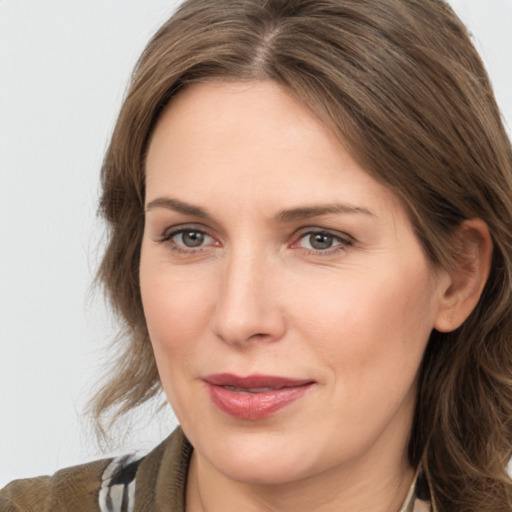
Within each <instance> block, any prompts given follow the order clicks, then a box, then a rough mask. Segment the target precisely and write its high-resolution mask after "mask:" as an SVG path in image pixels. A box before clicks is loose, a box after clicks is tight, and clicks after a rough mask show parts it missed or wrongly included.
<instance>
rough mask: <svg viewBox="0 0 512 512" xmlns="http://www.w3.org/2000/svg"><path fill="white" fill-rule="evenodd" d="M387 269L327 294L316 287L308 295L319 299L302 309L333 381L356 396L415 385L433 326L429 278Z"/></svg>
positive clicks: (330, 289)
mask: <svg viewBox="0 0 512 512" xmlns="http://www.w3.org/2000/svg"><path fill="white" fill-rule="evenodd" d="M387 268H388V270H387V272H384V273H381V274H373V275H369V278H365V279H362V278H361V276H359V278H357V279H354V280H351V279H348V278H347V279H346V280H345V281H344V282H338V283H337V285H336V286H332V287H324V288H323V290H322V293H321V294H318V292H317V293H315V292H314V290H313V288H312V289H311V290H310V293H308V294H306V296H307V295H309V298H310V299H311V298H313V300H309V301H307V300H305V301H304V303H303V304H302V305H301V309H302V310H303V311H304V312H306V311H307V312H308V313H307V314H304V317H303V323H302V325H303V326H304V329H307V331H308V332H309V333H310V336H311V338H312V339H314V340H316V343H315V347H316V348H315V350H316V352H317V354H318V355H319V356H320V357H321V358H322V360H323V361H325V362H326V363H327V364H328V365H329V367H330V369H331V372H332V374H333V378H334V379H336V380H337V381H338V382H339V383H340V385H343V386H347V387H350V388H352V389H353V390H354V391H356V390H361V389H363V388H365V387H366V386H367V385H376V386H377V387H378V386H379V385H380V384H382V383H384V384H385V385H386V386H392V385H393V383H396V385H397V387H403V386H408V385H411V383H412V382H413V381H414V378H415V375H416V372H417V369H418V367H419V364H420V362H421V358H422V356H423V352H424V350H425V347H426V343H427V341H428V337H429V334H430V332H431V330H432V327H433V319H434V311H435V308H434V302H433V294H432V292H431V286H430V277H429V273H428V272H427V271H426V270H425V271H424V272H423V271H410V272H408V271H407V269H405V270H404V271H401V270H399V269H396V270H395V269H393V267H391V266H388V267H387ZM312 304H314V309H312V307H311V306H312ZM308 307H309V309H308ZM401 377H403V378H401ZM372 383H373V384H372ZM379 383H380V384H379Z"/></svg>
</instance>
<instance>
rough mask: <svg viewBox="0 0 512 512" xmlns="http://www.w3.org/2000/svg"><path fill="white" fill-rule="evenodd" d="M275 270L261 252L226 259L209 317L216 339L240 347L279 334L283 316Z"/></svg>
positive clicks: (279, 337) (282, 331) (278, 336)
mask: <svg viewBox="0 0 512 512" xmlns="http://www.w3.org/2000/svg"><path fill="white" fill-rule="evenodd" d="M276 272H277V273H278V272H279V271H278V269H277V268H276V265H275V264H274V265H272V263H271V262H269V258H265V257H264V256H263V255H256V254H254V253H253V254H248V253H247V252H245V253H243V254H239V255H235V254H233V255H232V256H231V257H230V258H227V261H225V267H224V271H223V273H222V277H221V280H220V283H219V294H218V301H217V304H216V308H215V312H214V316H213V332H214V334H215V335H216V336H217V337H218V338H220V339H221V340H222V341H223V342H225V343H229V344H231V345H235V346H237V347H240V348H243V347H245V346H247V344H248V343H254V342H255V341H259V342H274V341H278V340H279V339H281V338H282V337H283V335H284V333H285V331H286V319H285V315H284V311H283V308H282V305H281V304H279V300H278V296H279V293H278V289H277V288H278V287H279V279H278V276H277V275H276Z"/></svg>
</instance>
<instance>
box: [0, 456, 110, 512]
mask: <svg viewBox="0 0 512 512" xmlns="http://www.w3.org/2000/svg"><path fill="white" fill-rule="evenodd" d="M111 461H112V459H105V460H100V461H96V462H91V463H88V464H82V465H80V466H74V467H72V468H67V469H63V470H61V471H58V472H57V473H55V475H53V476H52V477H49V476H41V477H37V478H28V479H24V480H14V481H13V482H11V483H10V484H8V485H7V486H6V487H5V488H4V489H2V490H0V512H25V511H27V512H28V511H30V512H50V511H51V512H61V511H62V512H64V511H68V510H74V511H76V512H86V511H87V512H88V511H91V510H95V511H96V510H97V509H98V494H99V490H100V487H101V483H102V474H103V473H104V471H105V469H106V467H107V466H108V465H109V464H110V463H111Z"/></svg>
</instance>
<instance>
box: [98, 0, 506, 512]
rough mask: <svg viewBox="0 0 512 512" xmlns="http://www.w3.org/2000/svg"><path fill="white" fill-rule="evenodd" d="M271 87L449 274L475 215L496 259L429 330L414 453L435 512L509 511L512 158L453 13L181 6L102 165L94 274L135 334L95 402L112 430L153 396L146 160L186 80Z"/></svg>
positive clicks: (327, 4) (305, 4) (323, 5)
mask: <svg viewBox="0 0 512 512" xmlns="http://www.w3.org/2000/svg"><path fill="white" fill-rule="evenodd" d="M208 80H236V81H244V80H272V81H274V82H276V83H278V84H280V85H281V86H283V87H284V88H286V89H287V90H288V91H289V92H291V93H292V94H293V95H294V96H295V97H296V98H298V99H299V100H300V101H301V102H303V103H304V104H305V105H307V106H308V107H310V108H311V109H312V110H313V111H314V112H315V113H316V114H317V115H318V116H319V117H320V118H321V119H322V120H323V121H324V122H325V123H326V124H327V125H329V127H331V128H332V130H333V131H334V132H335V133H336V134H338V135H339V137H340V139H341V140H343V141H344V144H345V147H347V148H348V149H349V151H350V152H351V154H352V155H353V157H354V158H355V159H356V160H357V161H358V163H359V164H360V165H361V166H362V167H363V168H365V169H366V170H367V172H368V173H369V174H370V175H372V176H373V177H374V178H375V179H376V180H378V181H379V182H380V183H383V184H385V185H386V186H387V187H389V188H390V189H391V190H393V191H394V192H395V193H396V194H398V196H399V197H401V199H402V200H403V202H404V203H405V205H406V206H407V208H408V210H409V213H410V217H411V222H412V224H413V226H414V228H415V231H416V234H417V236H418V239H419V240H420V242H421V244H422V246H423V248H424V250H425V252H426V254H427V256H428V258H429V259H430V261H431V262H433V263H434V264H435V265H443V266H449V265H451V264H452V263H453V261H454V259H455V258H456V257H457V256H458V254H457V252H458V247H457V243H456V240H454V233H455V231H456V229H457V227H458V226H459V225H460V224H461V222H463V221H464V220H465V219H471V218H480V219H483V220H484V221H485V222H486V223H487V225H488V226H489V229H490V233H491V236H492V241H493V246H494V251H493V258H492V267H491V272H490V276H489V279H488V282H487V284H486V286H485V288H484V291H483V294H482V296H481V299H480V301H479V303H478V304H477V306H476V308H475V310H474V311H473V312H472V314H471V315H470V317H469V318H468V319H467V320H466V322H465V323H464V324H463V325H462V326H461V327H460V328H459V329H457V330H456V331H454V332H451V333H440V332H437V331H434V332H432V335H431V338H430V340H429V343H428V346H427V349H426V352H425V355H424V358H423V362H422V366H421V369H420V375H419V386H418V397H417V406H416V411H415V417H414V424H413V429H412V433H411V437H410V440H409V458H410V462H411V464H413V465H417V464H419V462H420V461H421V460H422V462H423V465H424V468H425V470H426V472H427V474H428V475H430V478H431V481H432V485H433V488H434V495H435V506H436V507H437V509H438V510H439V511H443V512H448V511H458V512H461V511H468V512H469V511H476V510H478V511H479V512H491V511H493V512H497V511H504V510H511V509H512V483H511V480H510V478H509V477H508V475H507V473H506V469H505V468H506V464H507V461H508V459H509V457H510V455H511V452H512V343H511V341H512V340H511V336H512V296H511V291H512V151H511V146H510V141H509V139H508V137H507V135H506V133H505V130H504V128H503V124H502V120H501V117H500V112H499V109H498V107H497V105H496V101H495V99H494V95H493V92H492V88H491V85H490V82H489V79H488V76H487V73H486V71H485V69H484V66H483V64H482V62H481V59H480V57H479V56H478V54H477V52H476V50H475V48H474V47H473V45H472V43H471V41H470V37H469V34H468V32H467V29H466V28H465V27H464V25H463V24H462V23H461V22H460V20H459V19H458V18H457V16H456V15H455V14H454V13H453V11H452V10H451V9H450V8H449V7H448V5H447V4H446V3H445V2H444V1H443V0H379V1H375V0H188V1H186V2H185V3H183V4H182V5H181V7H180V8H179V9H178V10H177V12H176V13H175V14H174V15H173V16H172V17H171V19H170V20H169V21H167V22H166V23H165V24H164V25H163V26H162V27H161V28H160V29H159V30H158V32H157V33H156V34H155V36H154V37H153V38H152V40H151V41H150V42H149V44H148V46H147V47H146V49H145V51H144V53H143V54H142V56H141V58H140V60H139V62H138V64H137V66H136V68H135V71H134V74H133V76H132V80H131V84H130V87H129V90H128V92H127V95H126V98H125V100H124V104H123V106H122V108H121V111H120V114H119V118H118V120H117V124H116V126H115V129H114V132H113V136H112V140H111V143H110V146H109V148H108V150H107V153H106V156H105V160H104V163H103V168H102V175H101V179H102V198H101V207H100V211H101V213H102V215H103V216H104V218H105V220H106V222H107V226H108V228H109V230H108V244H107V247H106V252H105V255H104V258H103V261H102V264H101V267H100V269H99V272H98V279H99V280H100V282H101V283H102V284H103V285H104V287H105V290H106V292H107V295H108V297H109V299H110V302H111V304H112V305H113V307H114V310H115V311H116V313H118V315H119V316H120V318H121V320H122V322H123V325H124V336H121V337H119V339H118V341H117V344H118V345H117V348H118V351H119V358H118V360H117V361H116V362H115V365H114V366H113V368H112V373H111V375H110V377H109V381H108V383H107V385H106V386H105V387H104V388H103V389H102V390H101V391H100V392H99V393H98V394H97V395H96V397H95V398H94V401H93V411H94V414H95V418H96V419H97V420H98V421H100V420H101V418H102V417H103V416H104V415H105V413H106V412H110V413H112V412H114V416H113V417H114V418H117V417H119V416H121V415H123V414H124V413H126V412H128V411H130V410H131V409H133V408H135V407H136V406H138V405H140V404H141V403H143V402H145V401H146V400H148V399H150V398H152V397H153V396H155V395H156V394H157V393H158V392H159V390H160V382H159V377H158V373H157V369H156V364H155V360H154V356H153V352H152V348H151V344H150V341H149V336H148V332H147V328H146V323H145V319H144V314H143V309H142V302H141V295H140V289H139V276H138V272H139V258H140V247H141V239H142V232H143V227H144V195H145V190H144V182H145V176H144V175H145V171H144V164H145V154H146V150H147V146H148V141H149V139H150V137H151V134H152V131H153V129H154V127H155V124H156V123H157V121H158V119H159V116H160V115H161V113H162V111H163V109H164V108H165V107H166V105H167V104H168V103H169V101H172V98H173V96H174V95H175V94H176V93H177V92H178V91H179V90H180V89H182V88H183V87H186V86H187V85H188V84H190V83H194V82H204V81H208Z"/></svg>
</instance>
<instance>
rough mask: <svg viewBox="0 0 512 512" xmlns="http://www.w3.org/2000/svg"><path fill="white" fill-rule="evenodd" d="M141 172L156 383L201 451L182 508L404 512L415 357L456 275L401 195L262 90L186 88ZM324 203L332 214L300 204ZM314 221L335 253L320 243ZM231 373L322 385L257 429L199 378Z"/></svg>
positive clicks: (288, 102)
mask: <svg viewBox="0 0 512 512" xmlns="http://www.w3.org/2000/svg"><path fill="white" fill-rule="evenodd" d="M146 172H147V181H146V187H147V188H146V206H147V207H146V224H145V231H144V238H143V243H142V254H141V265H140V284H141V291H142V299H143V304H144V311H145V315H146V319H147V324H148V329H149V333H150V337H151V341H152V344H153V349H154V353H155V357H156V361H157V365H158V369H159V373H160V377H161V381H162V385H163V388H164V390H165V392H166V394H167V397H168V399H169V402H170V403H171V405H172V407H173V409H174V411H175V413H176V416H177V418H178V420H179V421H180V424H181V425H182V427H183V429H184V431H185V433H186V435H187V437H188V438H189V440H190V441H191V443H192V445H193V446H194V448H195V450H194V452H193V457H192V461H191V467H190V473H189V479H188V487H187V511H188V512H191V511H192V512H195V511H201V510H223V511H226V512H229V511H237V512H238V511H239V510H244V511H270V510H279V511H294V512H297V511H306V510H307V511H311V510H315V511H322V512H325V511H334V510H336V511H337V512H340V511H347V512H348V511H350V512H358V511H369V510H371V511H377V512H378V511H393V510H395V511H396V510H398V509H399V508H400V506H401V504H402V502H403V500H404V498H405V496H406V494H407V491H408V488H409V486H410V484H411V481H412V480H413V477H414V470H415V468H411V467H410V466H409V464H408V462H407V457H406V449H407V442H408V437H409V433H410V429H411V422H412V417H413V410H414V404H415V396H416V380H417V373H418V367H419V365H420V362H421V359H422V355H423V352H424V350H425V347H426V343H427V340H428V337H429V334H430V332H431V330H432V329H433V328H434V327H435V326H436V324H439V325H442V327H443V328H444V329H450V328H453V325H450V320H449V319H450V318H453V316H454V315H453V312H452V313H450V314H448V313H447V306H446V303H447V302H448V301H447V298H446V297H447V295H448V292H450V290H451V292H450V293H452V298H453V296H454V294H453V290H452V288H453V281H452V278H451V276H450V275H449V274H448V273H447V272H444V271H442V270H435V269H433V268H432V266H431V265H430V264H429V262H428V261H427V259H426V256H425V254H424V252H423V250H422V248H421V246H420V244H419V242H418V240H417V238H416V236H415V235H414V232H413V229H412V226H411V223H410V221H409V218H408V215H407V213H406V210H405V208H404V206H403V205H402V204H401V202H400V200H399V199H398V198H397V197H396V196H395V194H394V193H393V192H391V191H390V190H389V189H387V188H385V187H383V186H382V185H380V184H379V183H377V182H376V181H375V180H374V179H373V178H371V177H370V176H369V175H368V174H367V173H366V172H365V171H364V169H362V168H361V167H360V166H359V165H358V164H357V163H356V162H355V161H354V160H353V159H352V157H351V156H350V154H349V153H348V152H347V151H346V150H345V148H344V147H343V145H342V144H340V142H339V140H338V139H336V138H335V136H334V135H333V134H332V133H331V132H330V131H329V130H328V128H326V127H325V126H324V125H323V124H322V123H321V122H320V121H319V120H318V119H317V118H316V117H315V116H314V114H313V113H312V112H311V111H310V110H308V108H306V107H305V106H304V105H302V104H301V103H299V102H297V101H296V100H295V99H293V98H292V97H291V96H290V95H289V94H288V93H287V92H286V91H285V90H283V89H282V88H280V87H279V86H278V85H276V84H274V83H272V82H252V83H243V84H242V83H223V82H217V83H207V84H198V85H193V86H190V87H189V88H187V89H186V90H185V91H182V92H181V93H180V94H179V95H178V97H177V98H175V99H174V100H173V101H172V102H171V104H170V105H169V106H168V107H167V109H166V111H165V112H164V114H163V117H162V118H161V120H160V121H159V123H158V125H157V127H156V130H155V132H154V134H153V137H152V140H151V143H150V147H149V152H148V156H147V162H146ZM169 199H172V200H177V201H179V202H180V203H181V206H180V205H178V208H177V204H178V203H176V202H169V201H168V200H169ZM183 204H186V205H189V206H193V207H194V208H196V210H197V209H198V208H199V209H201V210H202V212H198V211H194V209H193V208H188V210H189V211H185V210H186V209H184V208H183V207H182V206H183ZM333 204H336V205H340V204H341V205H343V209H342V211H337V212H327V213H326V212H324V213H322V212H320V211H316V212H311V211H310V212H309V214H310V215H306V212H305V211H304V210H303V209H304V208H311V207H315V208H316V207H318V206H321V207H324V206H325V205H333ZM297 208H301V209H302V210H296V209H297ZM294 209H295V210H294ZM178 210H179V211H178ZM283 210H294V212H295V213H294V215H290V214H289V215H287V216H283V215H282V214H281V215H280V213H282V211H283ZM205 213H206V214H207V216H204V215H203V214H205ZM283 217H285V218H283ZM184 227H186V228H187V232H192V234H193V236H192V238H193V237H195V239H197V238H198V237H199V245H197V246H195V247H187V243H189V242H190V238H186V237H185V238H184V236H183V233H179V230H180V229H183V228H184ZM318 231H320V232H324V233H326V238H324V239H322V240H323V241H324V242H326V245H329V243H332V246H331V247H330V248H326V249H325V248H321V249H318V245H315V246H314V247H313V245H312V242H314V241H315V239H314V237H313V238H312V236H311V233H312V232H318ZM202 236H204V238H202V239H201V237H202ZM452 303H453V300H452V301H451V302H450V304H452ZM450 315H451V316H450ZM443 322H444V324H443ZM224 372H229V373H233V374H236V375H240V376H246V375H250V374H254V373H258V374H269V375H278V376H284V377H290V378H296V379H310V380H313V381H314V382H315V384H314V386H312V387H311V388H310V389H309V391H308V392H307V393H306V394H305V395H304V396H303V397H302V398H300V399H299V400H297V401H295V402H293V403H292V404H290V405H288V406H287V407H286V408H284V409H282V410H280V411H279V412H277V413H276V414H274V415H272V416H270V417H268V418H264V419H261V420H255V421H249V420H242V419H237V418H233V417H231V416H229V415H227V414H225V413H223V412H222V411H220V410H219V409H218V408H217V407H216V406H215V405H214V404H213V403H212V401H211V399H210V397H209V394H208V393H207V391H206V386H205V383H204V380H203V379H204V377H205V376H207V375H209V374H213V373H224Z"/></svg>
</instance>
